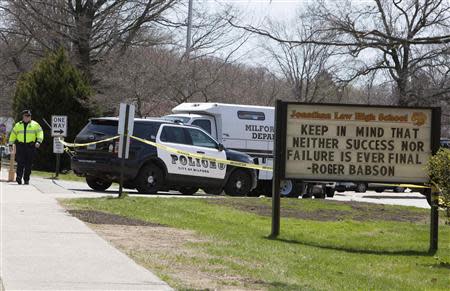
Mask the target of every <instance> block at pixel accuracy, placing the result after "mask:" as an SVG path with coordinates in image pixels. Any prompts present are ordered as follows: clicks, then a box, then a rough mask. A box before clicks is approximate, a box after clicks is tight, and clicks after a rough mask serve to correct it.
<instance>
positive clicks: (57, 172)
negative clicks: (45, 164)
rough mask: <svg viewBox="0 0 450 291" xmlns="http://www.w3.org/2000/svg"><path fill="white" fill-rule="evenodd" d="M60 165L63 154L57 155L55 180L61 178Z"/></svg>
mask: <svg viewBox="0 0 450 291" xmlns="http://www.w3.org/2000/svg"><path fill="white" fill-rule="evenodd" d="M60 164H61V154H56V168H55V178H58V176H59V167H60Z"/></svg>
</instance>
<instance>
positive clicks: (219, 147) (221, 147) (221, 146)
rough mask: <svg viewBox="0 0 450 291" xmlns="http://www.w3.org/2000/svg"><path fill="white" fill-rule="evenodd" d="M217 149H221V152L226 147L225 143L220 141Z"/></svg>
mask: <svg viewBox="0 0 450 291" xmlns="http://www.w3.org/2000/svg"><path fill="white" fill-rule="evenodd" d="M217 149H218V150H219V152H221V151H223V150H224V149H225V147H224V146H223V144H221V143H219V144H218V146H217Z"/></svg>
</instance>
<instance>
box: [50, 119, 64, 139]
mask: <svg viewBox="0 0 450 291" xmlns="http://www.w3.org/2000/svg"><path fill="white" fill-rule="evenodd" d="M52 136H67V116H66V115H52Z"/></svg>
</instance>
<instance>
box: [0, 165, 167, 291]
mask: <svg viewBox="0 0 450 291" xmlns="http://www.w3.org/2000/svg"><path fill="white" fill-rule="evenodd" d="M1 178H2V179H4V178H6V175H5V172H2V177H1ZM58 188H60V187H58ZM58 188H55V189H54V190H55V191H56V190H58V191H60V192H61V193H59V194H60V195H61V196H65V195H64V194H66V195H67V196H69V195H70V194H69V193H63V192H65V191H67V190H65V191H64V189H61V188H60V189H58ZM68 192H69V191H68ZM0 203H1V209H0V211H1V213H0V215H1V216H0V219H1V220H0V226H1V248H0V252H1V253H0V259H1V261H0V277H1V282H2V283H3V287H4V289H5V290H171V288H170V287H169V286H168V285H167V284H166V283H165V282H163V281H161V280H160V279H159V278H158V277H156V276H155V275H154V274H152V273H151V272H149V271H148V270H146V269H145V268H143V267H141V266H139V265H137V264H136V263H135V262H134V261H133V260H131V259H130V258H128V257H127V256H126V255H125V254H123V253H121V252H119V251H118V250H117V249H115V248H114V247H113V246H111V245H110V244H109V243H108V242H106V241H105V240H103V239H102V238H100V237H99V236H98V235H97V234H95V233H94V232H93V231H92V230H91V229H90V228H89V227H87V226H86V225H85V224H84V223H83V222H81V221H79V220H78V219H76V218H74V217H72V216H70V215H68V214H67V213H66V212H65V211H64V209H63V208H62V207H61V206H59V205H58V203H57V201H56V200H55V198H54V197H52V196H49V195H47V194H45V193H42V192H41V191H39V190H38V188H36V187H34V186H33V185H17V184H16V183H5V182H0ZM0 289H1V287H0Z"/></svg>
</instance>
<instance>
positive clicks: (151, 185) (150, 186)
mask: <svg viewBox="0 0 450 291" xmlns="http://www.w3.org/2000/svg"><path fill="white" fill-rule="evenodd" d="M136 184H137V185H136V189H137V190H138V192H139V193H148V194H156V193H158V191H159V190H160V189H161V186H162V185H163V184H164V175H163V172H162V170H161V169H160V168H159V167H158V166H156V165H153V164H150V165H145V166H144V167H142V169H141V171H140V172H139V175H138V176H137V179H136Z"/></svg>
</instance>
